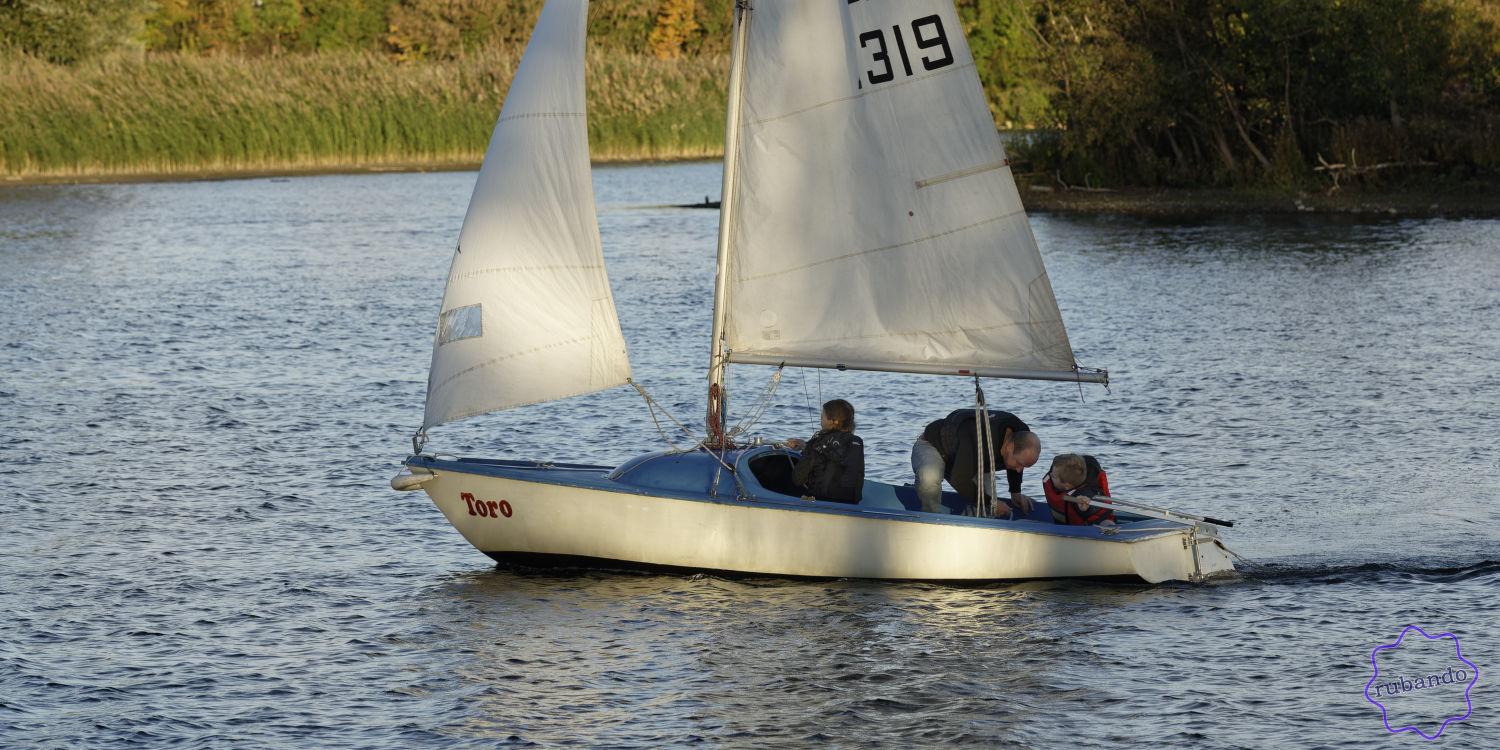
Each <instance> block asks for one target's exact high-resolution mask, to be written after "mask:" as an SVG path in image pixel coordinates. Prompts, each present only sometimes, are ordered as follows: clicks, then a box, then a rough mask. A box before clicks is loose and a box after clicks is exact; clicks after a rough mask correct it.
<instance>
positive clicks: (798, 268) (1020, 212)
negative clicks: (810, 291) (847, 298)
mask: <svg viewBox="0 0 1500 750" xmlns="http://www.w3.org/2000/svg"><path fill="white" fill-rule="evenodd" d="M1025 214H1026V212H1025V210H1024V209H1022V210H1017V211H1012V212H1010V213H1008V214H1001V215H999V216H993V217H990V218H988V219H984V220H982V221H976V222H974V223H973V224H966V225H964V226H961V227H955V228H953V229H949V230H948V231H946V232H938V233H937V234H929V235H927V236H925V237H918V238H916V239H914V240H907V241H906V242H900V243H897V244H895V245H886V246H885V247H875V248H870V249H868V250H858V251H855V252H852V253H844V254H843V255H836V256H834V257H832V258H824V259H823V260H819V261H815V262H812V263H804V264H803V265H800V266H793V267H791V268H784V269H782V270H780V271H775V272H773V273H763V274H760V275H759V276H742V277H740V278H739V280H740V281H742V282H744V281H760V280H761V279H769V278H771V277H773V276H781V275H784V274H788V273H793V272H796V271H803V270H806V269H809V268H814V267H816V266H821V265H826V264H828V263H837V262H840V261H845V260H849V259H850V258H858V257H860V256H862V255H871V254H874V253H883V252H885V251H887V250H899V249H901V248H903V247H910V246H912V245H919V244H922V243H924V242H930V241H932V240H935V239H937V238H939V237H947V236H948V235H951V234H958V233H959V232H967V231H968V230H970V229H976V228H978V227H982V226H985V225H986V224H993V223H995V222H997V221H1005V220H1006V219H1011V218H1014V217H1016V216H1024V215H1025Z"/></svg>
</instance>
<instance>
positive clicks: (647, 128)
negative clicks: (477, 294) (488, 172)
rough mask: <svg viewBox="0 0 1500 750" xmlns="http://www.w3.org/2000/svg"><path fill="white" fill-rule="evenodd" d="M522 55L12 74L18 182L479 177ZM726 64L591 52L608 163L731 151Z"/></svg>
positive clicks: (505, 52)
mask: <svg viewBox="0 0 1500 750" xmlns="http://www.w3.org/2000/svg"><path fill="white" fill-rule="evenodd" d="M520 53H521V48H520V47H519V46H516V47H508V48H495V49H491V50H488V51H484V52H480V53H476V54H473V55H469V56H468V57H466V58H465V59H463V60H458V61H451V62H430V63H420V64H398V63H394V62H392V61H390V60H389V59H387V58H384V57H381V56H378V55H373V54H369V55H366V54H350V53H345V54H319V55H289V56H282V57H275V58H235V57H193V56H187V55H167V56H145V57H142V56H135V57H114V58H108V59H103V60H98V61H93V62H89V63H84V64H81V65H77V66H69V67H64V66H56V65H51V64H48V63H44V62H39V61H36V60H33V59H29V58H15V57H10V58H0V173H3V174H4V175H6V176H7V177H9V178H11V179H26V178H67V177H80V178H104V177H110V176H121V177H125V176H139V175H158V174H160V175H172V174H195V173H203V172H236V171H279V170H286V171H297V170H307V169H326V170H338V169H366V168H380V167H383V166H404V167H410V166H420V165H435V166H452V165H464V164H470V165H472V164H477V163H478V162H479V160H480V159H481V158H482V156H483V154H484V148H485V145H486V144H487V142H488V139H489V134H490V130H491V128H492V127H493V126H494V122H495V118H496V116H497V115H498V113H499V111H500V106H501V104H502V102H503V100H504V95H505V91H506V89H507V88H508V87H509V85H510V79H511V75H512V72H513V71H514V70H515V67H516V64H517V63H518V62H519V60H520ZM728 67H729V66H728V59H727V56H725V57H718V58H697V59H689V60H682V61H660V60H655V59H652V58H646V57H634V56H629V55H621V54H619V53H612V54H608V55H606V54H604V53H602V52H599V51H591V52H590V54H589V57H588V61H587V70H586V74H585V75H586V77H587V79H588V90H589V99H590V102H589V106H590V115H589V134H590V139H591V145H592V148H593V152H594V156H595V158H596V159H598V160H601V161H610V160H651V159H672V158H699V157H711V156H716V155H718V154H719V153H720V152H721V151H722V142H723V128H724V114H723V98H724V90H725V83H724V82H725V79H726V78H727V74H728Z"/></svg>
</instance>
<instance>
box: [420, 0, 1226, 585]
mask: <svg viewBox="0 0 1500 750" xmlns="http://www.w3.org/2000/svg"><path fill="white" fill-rule="evenodd" d="M735 6H736V7H735V10H734V13H735V18H734V24H733V41H732V47H731V72H730V79H729V84H728V92H729V95H728V113H727V114H728V117H727V126H726V133H725V157H724V175H723V187H722V195H721V201H722V203H721V206H720V230H719V240H718V266H717V269H718V270H717V277H716V280H715V289H714V309H713V325H712V335H711V339H712V341H711V346H710V347H709V348H710V361H709V366H708V371H709V394H708V408H707V416H706V419H705V422H706V426H707V429H706V432H707V436H706V437H705V438H703V439H702V440H699V441H697V444H696V445H695V446H694V447H693V448H692V449H690V450H675V449H669V450H661V451H656V452H652V453H647V454H645V455H641V456H638V457H636V458H633V459H630V460H628V461H626V462H625V463H623V464H621V465H619V466H613V467H610V466H594V465H580V464H563V463H553V462H549V461H517V460H499V459H485V458H452V457H445V456H439V455H436V454H430V453H424V449H425V446H426V443H427V440H428V430H429V429H431V428H433V427H435V426H437V425H440V424H443V423H445V422H448V421H451V420H457V419H464V418H468V417H473V416H476V415H480V414H485V413H489V412H493V411H497V410H502V409H508V408H512V407H516V406H522V405H527V404H535V403H540V402H544V401H550V400H554V399H562V398H568V397H571V396H576V395H579V394H583V393H589V392H593V391H597V390H601V389H605V388H612V387H618V386H623V385H627V384H630V385H636V386H637V387H639V385H638V384H635V383H634V381H633V380H632V375H631V370H630V363H629V359H628V357H627V354H626V348H625V342H624V337H623V335H622V333H621V330H620V324H619V321H618V319H617V317H616V313H615V306H614V300H613V298H612V296H611V293H610V288H609V283H608V280H607V276H606V271H605V267H604V257H603V251H602V246H601V241H600V236H599V229H598V223H597V216H596V214H595V206H594V197H593V188H592V184H591V181H590V163H589V148H588V135H587V129H586V121H585V115H586V112H585V103H584V102H585V100H584V75H583V63H584V38H585V28H586V21H587V9H588V3H587V0H548V1H547V3H546V4H545V6H544V8H543V11H542V13H541V16H540V18H539V19H538V21H537V24H536V27H535V29H534V31H533V33H532V37H531V40H530V42H529V43H528V45H527V48H526V50H525V53H524V55H523V58H522V61H521V63H520V65H519V67H518V69H517V71H516V74H515V78H514V79H513V83H512V84H511V88H510V91H509V93H508V94H507V96H506V99H505V103H504V105H503V107H502V111H501V113H500V117H499V120H498V121H497V123H496V126H495V130H494V134H493V136H492V138H491V140H490V144H489V147H488V149H487V151H486V153H485V158H484V162H483V165H482V167H481V169H480V172H479V175H478V178H477V182H476V185H475V188H474V192H473V196H472V198H471V199H470V202H469V207H468V211H467V214H466V215H465V218H464V223H463V227H462V229H461V231H460V234H459V241H458V247H457V250H456V251H455V253H454V256H453V262H452V267H451V269H450V272H449V276H448V281H447V287H446V290H445V292H444V296H443V303H442V308H441V312H440V314H439V318H438V324H437V334H436V338H435V341H434V345H433V353H432V362H431V367H430V370H429V378H428V392H427V401H426V409H425V413H424V419H423V425H422V427H421V428H420V429H419V430H418V431H417V433H416V435H415V436H414V437H413V441H412V442H413V452H412V455H411V456H410V457H409V458H407V459H406V461H405V467H406V468H405V470H404V471H403V473H401V474H399V475H397V476H396V477H395V478H394V479H392V480H391V484H392V487H393V488H396V489H399V490H415V489H418V488H420V489H422V490H425V491H426V493H427V494H428V496H429V497H430V498H431V499H432V501H433V503H435V504H436V505H437V507H438V508H439V509H440V510H441V511H442V513H443V515H444V516H446V517H447V519H448V521H449V522H450V523H452V525H453V526H454V527H455V528H456V529H457V530H458V531H459V533H461V534H462V535H463V537H464V538H465V539H466V540H468V541H469V543H470V544H472V545H473V546H474V547H475V548H477V549H478V550H479V551H481V552H483V553H485V554H487V555H489V556H490V557H491V558H494V559H495V560H497V561H501V562H516V563H524V564H538V565H558V564H561V565H576V566H586V567H594V568H646V569H653V570H664V571H707V572H715V573H721V574H741V575H746V574H748V575H770V576H793V577H818V578H866V579H885V580H921V581H945V582H982V581H993V580H1016V579H1032V578H1060V577H1092V578H1125V579H1135V580H1144V581H1147V582H1158V581H1166V580H1202V579H1204V578H1206V577H1208V576H1212V575H1215V574H1218V573H1224V572H1227V571H1231V570H1233V565H1232V562H1231V560H1230V557H1229V552H1228V550H1227V549H1226V548H1225V547H1224V546H1223V544H1222V543H1221V542H1220V541H1219V538H1218V535H1217V533H1216V530H1215V529H1214V528H1213V526H1212V525H1210V524H1205V523H1201V522H1198V521H1194V520H1191V519H1187V518H1183V517H1179V516H1175V515H1163V514H1156V515H1157V516H1160V517H1151V516H1150V514H1149V513H1148V514H1146V515H1131V514H1128V513H1124V512H1120V513H1118V514H1117V519H1118V523H1117V525H1115V526H1111V527H1101V526H1066V525H1058V524H1054V523H1052V520H1051V517H1050V515H1049V512H1048V510H1047V506H1046V505H1045V504H1042V503H1038V507H1037V508H1035V509H1034V510H1033V512H1032V514H1031V515H1030V516H1029V517H1025V518H1016V519H1002V518H993V517H985V514H984V513H982V512H981V513H975V514H967V515H966V514H961V513H960V512H959V511H961V510H963V509H964V508H965V507H966V505H967V504H966V503H965V502H964V501H963V500H962V499H961V498H960V497H958V496H957V495H956V494H953V493H946V494H945V495H944V498H943V503H944V508H943V510H944V511H951V512H940V513H932V512H924V511H923V510H922V505H921V503H920V501H919V500H918V499H917V497H916V494H915V490H914V488H913V487H910V486H904V485H903V486H898V485H894V484H888V483H883V482H878V481H873V480H868V481H866V483H865V485H864V488H863V495H862V500H861V502H860V503H859V504H857V505H850V504H843V503H835V502H825V501H818V500H812V499H806V498H804V497H803V496H802V492H801V491H800V490H799V489H797V488H795V487H792V486H791V485H790V483H789V480H788V477H789V475H790V473H791V467H792V466H793V464H794V462H795V461H796V460H797V457H798V454H797V453H796V452H794V451H791V450H789V449H788V448H787V447H786V446H785V445H779V444H775V443H766V442H763V441H761V440H746V439H745V438H744V436H737V435H730V434H726V432H725V430H724V414H725V411H726V408H727V405H728V400H727V391H726V389H725V387H724V375H725V370H726V368H727V366H728V365H729V364H731V363H738V364H752V365H766V366H771V367H776V368H780V367H783V366H791V367H808V368H837V369H860V370H873V371H890V372H902V373H923V374H930V375H935V376H936V375H947V376H960V377H963V378H973V379H975V382H976V383H977V382H978V378H989V377H1004V378H1023V379H1033V380H1052V381H1064V382H1068V383H1074V382H1106V381H1107V373H1105V372H1103V371H1097V370H1089V369H1087V368H1083V367H1080V366H1078V365H1077V363H1076V362H1075V361H1074V356H1073V351H1072V348H1071V345H1070V344H1069V342H1068V337H1067V331H1066V330H1065V328H1064V326H1063V321H1062V316H1061V314H1060V312H1059V311H1058V306H1057V302H1056V299H1055V298H1054V295H1053V291H1052V286H1051V282H1050V281H1049V279H1048V277H1047V273H1046V270H1045V268H1044V267H1043V265H1042V259H1041V254H1040V252H1039V250H1038V248H1037V244H1036V240H1035V238H1034V237H1033V235H1032V233H1031V228H1030V224H1029V222H1028V220H1027V217H1026V214H1025V212H1024V210H1023V209H1022V206H1021V201H1020V197H1019V194H1018V191H1017V189H1016V185H1015V182H1014V178H1013V177H1012V175H1011V170H1010V163H1009V161H1008V160H1007V158H1006V156H1005V151H1004V149H1003V147H1002V145H1001V143H1000V139H999V136H998V133H997V132H996V129H995V127H994V123H993V120H992V118H991V115H990V112H989V109H988V107H987V105H986V102H985V99H984V94H983V92H982V89H981V87H980V83H979V78H978V75H977V73H976V70H975V65H974V61H973V58H972V56H971V54H970V52H969V48H968V44H967V42H966V41H965V39H964V36H963V32H962V26H961V24H960V21H959V19H958V16H957V14H956V12H955V10H954V6H953V3H952V1H951V0H902V2H882V1H880V0H837V1H835V0H825V1H824V2H810V1H809V0H739V2H736V3H735ZM705 281H706V280H705ZM829 289H840V290H843V293H841V294H840V295H838V296H837V298H836V299H835V298H833V297H832V296H831V295H829V294H828V293H827V291H826V290H829ZM976 390H977V388H976Z"/></svg>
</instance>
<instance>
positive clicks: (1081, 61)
mask: <svg viewBox="0 0 1500 750" xmlns="http://www.w3.org/2000/svg"><path fill="white" fill-rule="evenodd" d="M1482 5H1484V3H1483V2H1482V0H1343V1H1341V2H1328V1H1327V0H1199V1H1198V2H1176V1H1167V2H1163V1H1161V0H1116V1H1114V2H1104V1H1103V0H1037V2H1035V3H1034V4H1033V6H1032V7H1033V11H1034V12H1033V14H1032V15H1031V20H1032V22H1033V23H1034V28H1035V30H1036V33H1037V36H1038V39H1039V45H1040V49H1041V50H1042V57H1043V59H1044V60H1045V64H1046V67H1047V71H1048V74H1047V77H1048V78H1049V79H1050V80H1051V81H1052V83H1053V85H1054V86H1055V87H1056V91H1057V94H1056V95H1055V96H1054V97H1053V100H1052V102H1053V105H1054V106H1055V108H1056V112H1057V119H1058V120H1059V122H1060V123H1061V124H1062V127H1063V130H1062V132H1061V133H1060V134H1059V137H1058V138H1057V139H1055V140H1053V141H1051V142H1050V146H1048V147H1047V148H1046V149H1040V148H1039V149H1038V150H1036V151H1034V152H1030V153H1028V156H1030V157H1031V158H1032V159H1033V160H1034V161H1036V162H1038V163H1039V164H1043V165H1045V166H1046V167H1047V168H1048V169H1049V171H1052V172H1054V173H1055V174H1057V175H1059V176H1061V177H1062V179H1063V181H1064V182H1085V181H1090V182H1092V183H1093V184H1100V183H1105V184H1146V185H1174V184H1175V185H1261V186H1278V185H1279V186H1298V185H1307V184H1310V183H1313V182H1317V181H1322V183H1323V184H1327V182H1328V181H1327V178H1326V176H1323V175H1319V174H1318V173H1317V172H1316V171H1315V170H1316V168H1317V167H1319V166H1320V165H1322V164H1323V163H1324V162H1327V163H1330V164H1343V165H1344V166H1343V167H1342V169H1345V170H1346V172H1345V174H1355V173H1356V170H1357V167H1358V166H1359V165H1360V164H1363V165H1366V166H1367V167H1368V166H1373V165H1376V164H1380V165H1383V167H1390V168H1389V169H1385V168H1383V169H1381V170H1378V171H1377V170H1368V169H1367V170H1364V171H1363V172H1359V174H1364V175H1367V176H1366V177H1364V178H1362V179H1365V180H1366V181H1367V182H1373V181H1374V180H1377V179H1378V180H1381V181H1385V182H1390V181H1392V180H1397V179H1400V178H1402V177H1403V176H1411V175H1420V174H1422V173H1423V170H1431V169H1436V170H1438V171H1444V172H1453V171H1455V170H1456V171H1464V170H1474V169H1476V168H1486V167H1485V165H1487V164H1492V163H1493V162H1490V161H1488V157H1486V156H1484V153H1485V152H1486V151H1487V150H1489V149H1487V148H1486V147H1484V146H1483V145H1482V144H1480V143H1477V142H1474V141H1473V138H1472V137H1471V136H1469V135H1468V134H1469V133H1472V132H1475V131H1476V130H1478V131H1479V132H1484V130H1485V127H1484V125H1483V123H1484V122H1486V118H1487V117H1489V116H1490V113H1493V112H1495V111H1496V107H1497V104H1500V85H1497V82H1500V76H1496V75H1495V72H1496V70H1497V68H1496V66H1497V61H1500V55H1497V49H1500V48H1497V43H1500V35H1497V33H1496V25H1495V15H1496V14H1495V13H1493V12H1490V13H1486V14H1479V13H1476V12H1474V11H1475V10H1476V9H1477V8H1479V7H1480V6H1482ZM1455 141H1457V142H1463V143H1473V148H1472V149H1470V150H1467V151H1463V152H1457V151H1455V150H1454V149H1452V148H1450V147H1449V146H1448V145H1447V144H1452V143H1453V142H1455Z"/></svg>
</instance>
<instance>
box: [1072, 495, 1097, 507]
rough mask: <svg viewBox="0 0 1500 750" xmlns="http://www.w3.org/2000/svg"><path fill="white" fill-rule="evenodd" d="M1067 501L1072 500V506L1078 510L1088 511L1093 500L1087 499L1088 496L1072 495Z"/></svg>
mask: <svg viewBox="0 0 1500 750" xmlns="http://www.w3.org/2000/svg"><path fill="white" fill-rule="evenodd" d="M1068 499H1069V500H1072V501H1073V504H1074V505H1077V506H1078V509H1079V510H1088V509H1089V504H1090V501H1092V500H1093V498H1091V497H1089V496H1088V495H1074V496H1073V497H1070V498H1068Z"/></svg>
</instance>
